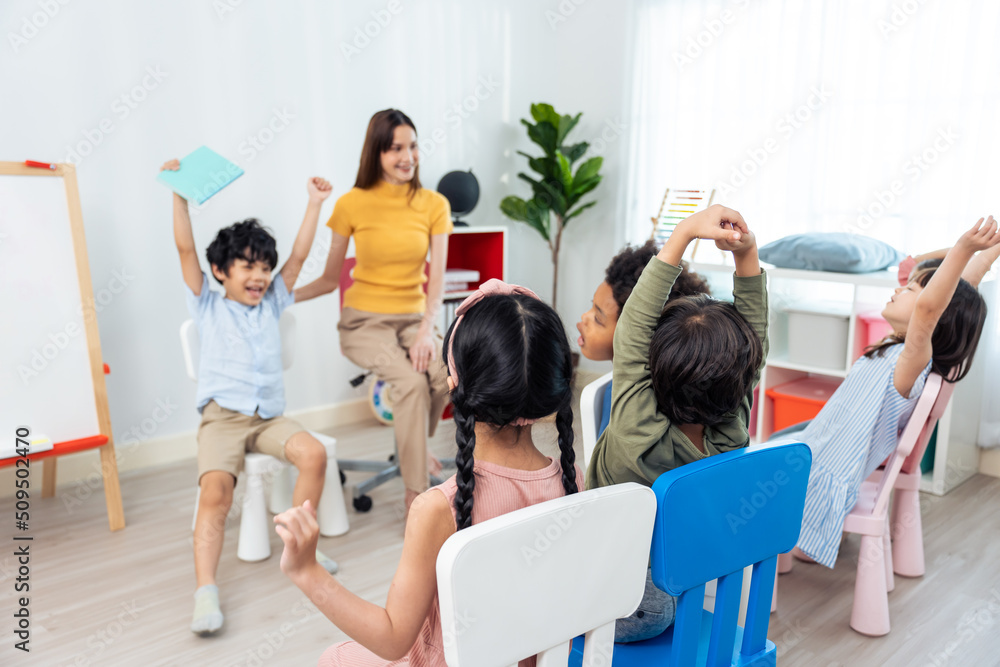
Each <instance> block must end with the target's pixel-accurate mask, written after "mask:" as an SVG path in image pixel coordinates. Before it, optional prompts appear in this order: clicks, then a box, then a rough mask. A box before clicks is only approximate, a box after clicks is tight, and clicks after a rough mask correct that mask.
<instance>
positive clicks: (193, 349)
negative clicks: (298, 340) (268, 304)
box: [180, 310, 295, 382]
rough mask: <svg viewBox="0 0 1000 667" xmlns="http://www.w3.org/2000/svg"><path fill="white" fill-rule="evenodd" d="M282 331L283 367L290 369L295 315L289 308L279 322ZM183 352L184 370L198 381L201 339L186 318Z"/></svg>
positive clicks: (181, 332)
mask: <svg viewBox="0 0 1000 667" xmlns="http://www.w3.org/2000/svg"><path fill="white" fill-rule="evenodd" d="M278 327H279V328H280V331H281V368H282V370H286V371H287V370H288V369H289V368H291V367H292V362H294V361H295V315H292V314H291V313H290V312H288V310H285V312H284V313H282V314H281V321H280V322H279V323H278ZM180 334H181V352H183V353H184V370H185V371H187V376H188V377H189V378H191V379H192V380H194V381H195V382H197V381H198V363H199V361H200V360H201V340H200V338H199V337H198V327H197V326H195V323H194V320H184V322H183V323H182V324H181V331H180Z"/></svg>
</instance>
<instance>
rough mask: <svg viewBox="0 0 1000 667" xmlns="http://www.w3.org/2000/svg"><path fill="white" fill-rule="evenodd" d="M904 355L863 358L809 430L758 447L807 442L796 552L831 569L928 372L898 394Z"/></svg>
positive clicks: (890, 352) (892, 351)
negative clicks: (808, 465)
mask: <svg viewBox="0 0 1000 667" xmlns="http://www.w3.org/2000/svg"><path fill="white" fill-rule="evenodd" d="M902 352H903V345H901V344H900V345H893V346H891V347H889V348H887V349H886V350H885V353H884V354H883V355H882V356H881V357H878V356H876V357H873V358H871V359H869V358H867V357H861V358H860V359H858V360H857V361H856V362H854V366H853V367H852V368H851V372H850V373H849V374H848V375H847V379H845V380H844V382H843V383H842V384H841V385H840V387H838V388H837V391H836V392H834V394H833V396H831V397H830V400H829V401H827V403H826V405H825V406H823V409H822V410H821V411H820V413H819V415H817V416H816V418H815V419H813V420H812V422H811V423H810V424H809V425H808V426H807V427H806V428H805V430H803V431H801V432H799V433H796V434H792V435H789V436H788V437H787V438H781V439H777V438H776V439H775V440H773V441H771V442H768V443H765V445H761V446H758V447H762V446H772V445H777V444H782V443H784V442H804V443H806V444H807V445H809V449H810V450H812V457H813V461H812V469H811V470H810V472H809V485H808V487H807V489H806V504H805V511H804V513H803V515H802V532H801V533H800V534H799V542H798V547H799V549H801V550H802V551H804V552H805V553H806V554H807V555H808V556H809V557H811V558H812V559H814V560H815V561H816V562H818V563H822V564H823V565H826V566H827V567H831V568H832V567H833V565H834V562H836V560H837V552H838V551H839V550H840V541H841V536H842V533H843V530H844V519H845V517H846V516H847V515H848V514H849V513H850V511H851V509H852V508H853V507H854V503H855V502H856V501H857V499H858V490H859V489H860V488H861V483H862V482H864V481H865V479H867V478H868V476H869V475H870V474H872V473H873V472H874V471H875V469H876V468H878V467H879V465H880V464H881V463H882V462H883V461H885V459H886V458H888V457H889V455H890V454H892V453H893V451H895V449H896V446H897V445H898V443H899V434H900V432H901V431H902V430H903V429H904V428H905V427H906V423H907V422H908V421H909V419H910V415H911V414H913V409H914V408H915V407H916V404H917V399H918V398H919V397H920V393H921V392H922V391H923V389H924V383H925V382H926V380H927V375H928V374H929V373H930V368H931V364H930V362H927V367H926V368H925V369H924V370H923V372H922V373H921V374H920V376H919V377H918V378H917V380H916V381H915V382H914V383H913V388H912V389H910V395H909V396H902V395H900V393H899V392H898V391H896V387H895V385H894V384H893V375H894V373H895V370H896V362H897V361H898V360H899V355H900V354H901V353H902ZM758 447H754V448H752V449H756V448H758Z"/></svg>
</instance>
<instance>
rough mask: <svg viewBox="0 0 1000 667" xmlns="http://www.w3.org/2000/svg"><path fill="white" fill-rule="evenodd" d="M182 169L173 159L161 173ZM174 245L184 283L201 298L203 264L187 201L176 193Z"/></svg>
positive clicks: (164, 166) (165, 164) (161, 168)
mask: <svg viewBox="0 0 1000 667" xmlns="http://www.w3.org/2000/svg"><path fill="white" fill-rule="evenodd" d="M180 168H181V163H180V160H177V159H173V160H168V161H167V162H164V163H163V166H162V167H160V171H164V170H168V171H177V170H178V169H180ZM174 243H176V244H177V254H178V255H180V258H181V274H182V275H183V276H184V283H185V284H186V285H187V286H188V288H190V289H191V291H192V292H194V295H195V296H201V282H202V273H201V264H199V263H198V250H197V249H196V248H195V246H194V232H193V231H192V230H191V216H190V214H189V213H188V203H187V199H184V197H181V196H180V195H179V194H177V193H176V192H175V193H174Z"/></svg>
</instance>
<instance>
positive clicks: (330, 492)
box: [191, 431, 350, 562]
mask: <svg viewBox="0 0 1000 667" xmlns="http://www.w3.org/2000/svg"><path fill="white" fill-rule="evenodd" d="M309 434H310V435H312V436H313V437H314V438H316V439H317V440H319V441H320V442H321V443H322V444H323V446H324V447H325V448H326V482H325V484H324V485H323V497H322V498H320V501H319V507H318V508H316V519H317V521H318V522H319V532H320V535H323V536H324V537H335V536H337V535H343V534H344V533H346V532H347V531H348V529H349V528H350V526H349V524H348V521H347V507H346V506H345V505H344V491H343V488H342V487H341V485H340V468H338V467H337V440H336V439H335V438H331V437H330V436H328V435H323V434H322V433H316V432H315V431H309ZM243 472H244V474H245V477H246V482H245V483H244V484H243V486H242V490H243V495H242V498H241V499H240V500H239V502H238V503H237V502H235V500H236V498H234V503H233V504H234V505H237V504H238V506H239V507H240V511H241V512H242V515H241V516H240V537H239V545H238V546H237V548H236V556H237V557H238V558H239V559H240V560H243V561H247V562H254V561H259V560H264V559H266V558H269V557H270V556H271V532H272V531H273V528H272V526H271V522H270V521H269V520H268V516H267V510H268V507H270V510H271V512H272V513H274V514H278V513H279V512H284V511H285V510H287V509H289V508H290V507H291V506H292V489H293V488H294V486H295V478H296V477H297V475H298V470H296V468H295V466H293V465H290V464H288V463H283V462H282V461H279V460H278V459H276V458H274V457H273V456H268V455H267V454H258V453H254V452H251V453H248V454H247V455H246V457H245V458H244V464H243ZM268 477H270V478H271V479H272V482H271V498H270V503H267V502H266V500H265V493H264V489H265V483H266V481H267V478H268ZM239 488H241V487H240V486H239V485H237V489H239ZM200 498H201V487H200V486H199V487H198V496H197V499H196V500H195V506H194V518H193V519H192V520H191V530H194V524H195V521H196V520H197V518H198V500H199V499H200Z"/></svg>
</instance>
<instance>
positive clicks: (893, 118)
mask: <svg viewBox="0 0 1000 667" xmlns="http://www.w3.org/2000/svg"><path fill="white" fill-rule="evenodd" d="M909 4H913V5H914V7H909ZM901 5H906V9H909V10H911V12H910V13H907V12H906V11H905V10H904V8H903V7H902V6H901ZM635 10H636V11H635V15H636V22H635V25H636V29H635V42H634V58H635V61H634V67H633V69H632V71H633V80H632V93H631V95H632V112H631V115H630V121H631V122H630V123H629V127H630V142H631V151H630V156H631V161H630V164H629V165H628V171H627V180H626V182H627V188H626V190H627V195H626V197H624V202H623V206H624V208H625V210H624V211H623V212H622V213H623V219H625V220H627V221H628V223H627V229H626V230H625V236H626V238H627V240H631V241H637V240H640V239H643V238H646V237H648V235H649V229H650V228H649V218H650V216H651V215H654V214H655V213H656V211H657V208H658V206H659V203H660V199H661V197H662V195H663V190H664V188H665V187H667V186H668V185H670V186H672V187H681V186H690V185H694V186H708V187H715V188H717V194H716V198H715V201H717V202H721V203H725V204H727V205H729V206H731V207H733V208H736V209H737V210H739V211H740V212H742V213H743V214H744V216H745V217H746V218H747V221H748V223H749V224H750V225H751V228H753V229H755V231H756V232H757V236H758V238H759V240H760V242H761V243H762V244H763V243H767V242H769V241H773V240H775V239H777V238H780V237H782V236H785V235H787V234H792V233H799V232H806V231H826V232H832V231H849V232H856V233H862V234H866V235H869V236H873V237H876V238H879V239H882V240H884V241H886V242H889V243H891V244H893V245H895V246H897V247H899V248H900V249H901V250H903V251H905V252H914V253H916V252H920V251H925V250H928V249H931V248H937V247H943V246H947V245H950V244H952V243H953V242H954V240H955V239H956V238H957V237H958V235H959V234H960V231H961V230H962V229H963V228H964V227H965V226H966V225H968V224H970V223H971V222H972V221H974V220H975V219H976V218H977V217H979V216H980V215H985V214H987V213H990V212H991V210H990V208H989V207H990V205H995V204H996V200H995V192H996V187H995V184H996V183H997V177H998V176H1000V169H998V167H1000V163H998V160H997V156H998V155H1000V127H998V123H997V102H998V101H1000V99H998V98H1000V96H998V82H1000V76H998V75H1000V47H998V45H997V41H996V39H995V36H994V35H993V32H994V28H995V26H996V25H998V24H1000V4H998V3H992V2H985V1H980V2H968V3H960V4H959V3H953V4H948V5H945V4H943V3H927V4H919V5H918V3H898V2H896V3H894V2H887V1H880V2H866V1H861V0H850V1H847V2H836V3H832V2H831V3H799V2H784V1H780V0H763V1H760V2H757V1H755V2H749V0H732V1H727V2H722V1H719V0H715V1H710V2H705V1H704V0H672V1H670V2H666V1H664V0H637V1H636V7H635ZM993 212H996V211H995V210H994V211H993Z"/></svg>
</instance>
